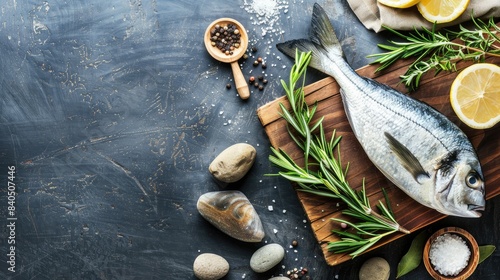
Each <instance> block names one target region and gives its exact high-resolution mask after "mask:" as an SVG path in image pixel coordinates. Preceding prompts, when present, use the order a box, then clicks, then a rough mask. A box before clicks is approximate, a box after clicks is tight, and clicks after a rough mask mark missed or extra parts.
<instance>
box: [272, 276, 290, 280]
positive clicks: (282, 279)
mask: <svg viewBox="0 0 500 280" xmlns="http://www.w3.org/2000/svg"><path fill="white" fill-rule="evenodd" d="M269 280H290V278H288V277H285V276H276V277H273V278H269Z"/></svg>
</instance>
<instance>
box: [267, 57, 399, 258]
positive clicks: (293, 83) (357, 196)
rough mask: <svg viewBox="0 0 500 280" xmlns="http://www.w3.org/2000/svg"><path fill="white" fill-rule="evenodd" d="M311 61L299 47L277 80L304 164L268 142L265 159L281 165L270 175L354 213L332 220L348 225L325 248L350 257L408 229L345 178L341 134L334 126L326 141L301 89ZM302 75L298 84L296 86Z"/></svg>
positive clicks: (285, 114)
mask: <svg viewBox="0 0 500 280" xmlns="http://www.w3.org/2000/svg"><path fill="white" fill-rule="evenodd" d="M310 60H311V53H310V52H309V53H302V52H299V51H297V52H296V56H295V64H294V65H293V67H292V69H291V71H290V80H289V83H288V84H287V83H286V82H285V81H283V80H282V81H281V83H282V85H283V88H284V90H285V92H286V96H287V98H288V101H289V102H290V107H291V109H290V110H288V109H287V108H286V107H285V105H283V104H282V103H280V109H281V115H282V117H283V118H284V119H285V120H286V121H287V123H288V126H287V128H288V133H289V135H290V136H291V138H292V139H293V141H294V142H295V143H296V144H297V146H298V147H300V148H301V149H302V150H303V152H304V161H305V163H304V167H302V166H299V165H298V164H297V163H295V162H294V160H293V159H292V158H291V157H290V156H288V154H287V153H286V152H285V151H283V150H281V149H274V148H272V147H271V150H272V153H273V154H272V155H270V156H269V160H270V161H271V162H272V163H273V164H275V165H277V166H278V167H280V168H281V171H280V172H279V173H278V174H273V175H280V176H282V177H284V178H286V179H288V180H290V181H292V182H295V183H296V184H297V185H298V187H299V189H300V190H301V191H305V192H309V193H313V194H316V195H321V196H326V197H331V198H336V199H340V200H341V201H343V202H344V203H345V204H346V205H347V209H345V210H344V211H342V213H343V214H344V215H346V216H349V217H350V218H353V219H350V220H355V222H351V221H348V220H344V219H332V220H334V221H336V222H338V223H345V224H347V225H349V226H350V228H351V230H349V231H340V230H335V231H334V233H336V234H337V235H338V236H339V237H340V238H341V239H340V240H339V241H333V242H330V243H329V244H328V249H329V250H330V251H333V252H335V253H343V252H349V253H350V256H351V257H353V258H354V257H355V256H357V255H359V254H361V253H362V252H364V251H365V250H366V249H368V248H370V247H371V246H373V245H374V244H375V243H377V242H378V241H379V240H380V239H381V238H383V237H384V236H387V235H390V234H392V233H395V232H398V231H400V232H404V233H409V231H408V230H406V229H404V228H403V227H401V226H400V225H399V224H398V223H397V222H396V220H395V218H394V215H393V213H392V210H391V208H390V206H385V205H384V203H382V202H381V201H379V204H378V208H379V211H380V214H379V213H378V212H375V211H373V210H372V208H371V206H370V201H369V199H368V196H367V194H366V191H365V186H364V183H363V186H362V188H361V190H359V191H356V190H354V189H352V188H351V187H350V186H349V183H348V182H347V179H346V175H347V170H348V166H347V167H346V168H345V169H343V168H342V163H341V161H340V149H339V142H340V140H341V137H336V136H335V131H334V132H333V134H332V136H331V138H330V140H327V137H326V134H325V131H324V129H323V124H322V121H323V118H320V119H319V120H317V121H315V122H314V124H313V123H312V120H313V117H314V114H315V112H316V109H317V104H315V105H313V106H311V107H309V106H308V105H307V103H306V102H305V97H304V90H303V88H304V83H305V75H306V70H307V66H308V64H309V62H310ZM301 79H302V86H299V87H297V83H299V81H300V80H301ZM335 151H337V152H336V153H335ZM336 155H337V156H336ZM384 194H385V191H384ZM385 198H386V204H387V205H389V201H388V198H387V196H385Z"/></svg>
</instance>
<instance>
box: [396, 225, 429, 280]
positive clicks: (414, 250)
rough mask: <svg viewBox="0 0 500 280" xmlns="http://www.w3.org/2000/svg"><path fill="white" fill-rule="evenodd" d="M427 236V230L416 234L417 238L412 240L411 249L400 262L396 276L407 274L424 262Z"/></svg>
mask: <svg viewBox="0 0 500 280" xmlns="http://www.w3.org/2000/svg"><path fill="white" fill-rule="evenodd" d="M427 237H428V233H427V231H425V230H423V231H422V232H420V233H419V234H418V235H417V236H415V238H414V239H413V241H412V242H411V245H410V249H409V250H408V252H406V254H405V255H404V256H403V257H402V258H401V260H400V261H399V263H398V272H397V275H396V278H399V277H401V276H403V275H405V274H407V273H408V272H410V271H412V270H414V269H415V268H417V267H418V266H419V265H420V263H421V262H422V253H423V251H424V245H425V242H426V241H427Z"/></svg>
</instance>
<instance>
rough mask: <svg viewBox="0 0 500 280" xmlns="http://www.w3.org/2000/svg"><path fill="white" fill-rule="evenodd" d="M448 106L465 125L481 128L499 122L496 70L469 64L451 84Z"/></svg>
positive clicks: (499, 76) (499, 82) (499, 77)
mask: <svg viewBox="0 0 500 280" xmlns="http://www.w3.org/2000/svg"><path fill="white" fill-rule="evenodd" d="M450 102H451V107H452V108H453V110H454V111H455V113H456V114H457V116H458V118H459V119H460V120H461V121H462V122H464V123H465V124H466V125H468V126H470V127H472V128H477V129H485V128H490V127H492V126H494V125H495V124H496V123H498V122H499V121H500V67H498V66H496V65H494V64H490V63H478V64H473V65H471V66H469V67H467V68H465V69H464V70H463V71H462V72H460V74H458V76H457V77H456V78H455V80H454V81H453V84H452V85H451V89H450Z"/></svg>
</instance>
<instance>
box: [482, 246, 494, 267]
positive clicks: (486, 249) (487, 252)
mask: <svg viewBox="0 0 500 280" xmlns="http://www.w3.org/2000/svg"><path fill="white" fill-rule="evenodd" d="M495 249H496V247H495V246H494V245H483V246H479V263H482V262H483V261H484V260H485V259H487V258H488V257H489V256H491V254H493V252H494V251H495Z"/></svg>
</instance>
